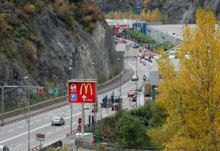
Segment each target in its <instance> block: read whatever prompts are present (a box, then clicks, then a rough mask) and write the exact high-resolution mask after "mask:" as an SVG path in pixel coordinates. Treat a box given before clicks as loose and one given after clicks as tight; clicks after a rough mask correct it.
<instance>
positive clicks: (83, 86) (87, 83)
mask: <svg viewBox="0 0 220 151" xmlns="http://www.w3.org/2000/svg"><path fill="white" fill-rule="evenodd" d="M68 85H69V88H68V90H69V103H81V107H82V119H81V122H82V128H81V132H82V134H84V126H85V110H84V103H96V80H88V79H84V80H78V79H75V80H71V81H68ZM78 122H79V121H78Z"/></svg>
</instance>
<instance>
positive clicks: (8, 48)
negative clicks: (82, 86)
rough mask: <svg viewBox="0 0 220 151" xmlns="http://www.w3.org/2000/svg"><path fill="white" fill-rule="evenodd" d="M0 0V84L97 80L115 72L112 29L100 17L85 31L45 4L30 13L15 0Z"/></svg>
mask: <svg viewBox="0 0 220 151" xmlns="http://www.w3.org/2000/svg"><path fill="white" fill-rule="evenodd" d="M39 2H40V1H39ZM37 4H38V3H37ZM37 4H36V5H35V6H37ZM0 5H1V7H0V26H1V25H2V26H3V27H4V26H5V28H6V30H1V32H0V34H1V35H0V39H1V45H0V71H1V72H0V85H27V82H29V84H30V85H42V86H65V85H66V82H67V81H68V80H69V79H84V78H86V79H95V78H97V79H98V82H99V83H101V82H104V81H105V80H107V79H109V78H111V77H112V76H115V75H114V74H116V73H119V71H116V70H117V69H116V64H117V55H116V50H115V46H114V43H113V36H112V31H111V29H110V28H109V26H108V25H107V23H106V22H105V20H104V19H103V18H102V19H99V20H97V21H95V23H94V25H95V26H94V28H93V30H90V31H86V30H85V29H84V28H83V26H82V25H81V24H80V23H79V22H78V21H76V20H74V22H73V24H72V27H70V26H68V25H67V24H66V23H65V22H64V21H63V20H61V19H59V17H57V14H55V13H54V12H53V11H50V9H48V7H42V6H40V7H39V11H38V12H37V13H35V14H34V15H33V14H30V11H28V13H29V14H28V13H26V14H25V13H23V12H21V8H20V7H21V6H19V7H17V8H15V6H16V3H15V4H10V3H6V1H1V3H0ZM1 8H2V9H1ZM27 10H28V9H27ZM8 12H9V13H8ZM4 16H7V17H4ZM3 23H4V24H3ZM2 29H3V28H2ZM25 76H27V77H29V78H28V81H27V80H25V79H24V77H25Z"/></svg>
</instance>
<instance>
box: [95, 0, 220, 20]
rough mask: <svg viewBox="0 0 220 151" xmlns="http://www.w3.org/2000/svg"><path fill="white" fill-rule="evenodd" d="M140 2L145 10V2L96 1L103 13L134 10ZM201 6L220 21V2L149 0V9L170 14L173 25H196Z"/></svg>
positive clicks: (208, 0)
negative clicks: (127, 7) (196, 15)
mask: <svg viewBox="0 0 220 151" xmlns="http://www.w3.org/2000/svg"><path fill="white" fill-rule="evenodd" d="M138 2H139V5H140V6H141V8H142V9H143V8H144V6H143V3H144V0H140V1H134V0H121V1H119V2H117V3H116V2H114V0H106V1H102V2H100V0H96V3H97V4H98V5H99V6H100V7H101V8H102V11H103V12H109V11H118V10H121V11H126V6H130V7H132V8H133V9H134V8H135V7H136V6H137V3H138ZM119 3H120V4H119ZM116 4H118V5H116ZM199 6H201V7H202V8H204V9H212V10H213V13H214V14H215V16H216V18H217V19H218V20H220V0H149V8H150V9H151V10H153V9H155V8H159V9H160V11H161V12H163V13H165V14H168V17H169V21H170V23H172V24H179V23H181V24H185V23H195V13H196V10H197V9H198V8H199Z"/></svg>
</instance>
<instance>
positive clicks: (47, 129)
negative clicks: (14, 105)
mask: <svg viewBox="0 0 220 151" xmlns="http://www.w3.org/2000/svg"><path fill="white" fill-rule="evenodd" d="M127 52H128V53H127V54H128V55H137V54H138V52H137V50H128V51H127ZM127 63H128V64H129V65H131V66H132V67H133V68H134V71H135V67H136V61H128V62H127ZM147 66H148V65H146V66H143V65H142V64H141V63H139V62H137V67H138V69H137V73H138V75H139V81H138V86H141V84H142V76H143V74H145V75H146V74H147V68H148V67H147ZM129 88H135V82H133V81H129V82H127V83H125V84H124V85H122V86H121V89H122V93H121V94H122V98H123V108H131V106H132V105H135V104H136V102H130V101H129V98H128V97H127V91H128V89H129ZM112 91H114V93H115V95H119V88H116V89H115V90H111V91H110V92H108V93H107V94H108V96H109V95H110V93H111V92H112ZM105 95H106V93H104V94H101V95H98V101H101V100H102V98H103V97H104V96H105ZM140 98H142V100H143V94H142V95H141V97H140ZM138 99H139V97H138ZM137 102H139V100H138V101H137ZM70 113H71V110H70V106H69V105H68V106H64V107H62V108H59V109H56V110H53V111H50V112H47V113H43V114H40V115H38V116H35V117H31V119H30V123H31V137H30V138H31V139H30V144H31V148H33V147H35V146H37V145H39V144H40V142H38V141H36V134H37V133H41V134H45V135H46V138H45V141H44V142H42V144H43V145H44V146H46V145H48V144H51V143H52V142H54V141H56V140H60V139H62V138H64V137H65V135H66V133H67V132H69V131H70ZM113 113H115V111H112V110H111V108H109V109H108V111H107V109H106V108H102V114H101V108H100V104H99V111H98V114H97V118H98V119H100V118H101V115H102V117H106V116H108V115H111V114H113ZM88 114H89V113H87V114H86V116H85V117H86V119H85V121H86V123H88V118H87V117H88ZM54 116H61V117H63V118H64V119H65V121H66V123H65V125H64V126H51V120H52V118H53V117H54ZM79 117H81V105H80V104H74V105H73V129H76V128H77V125H78V123H77V121H78V118H79ZM27 129H28V125H27V122H26V120H22V121H19V122H16V123H12V124H9V125H6V126H4V127H2V128H1V131H0V144H1V145H6V146H8V147H9V148H10V149H11V150H12V151H21V150H27V146H28V145H27V144H28V134H27Z"/></svg>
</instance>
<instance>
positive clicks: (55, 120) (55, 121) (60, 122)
mask: <svg viewBox="0 0 220 151" xmlns="http://www.w3.org/2000/svg"><path fill="white" fill-rule="evenodd" d="M64 124H65V120H64V119H63V118H62V117H54V118H53V119H52V122H51V125H52V126H54V125H64Z"/></svg>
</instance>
